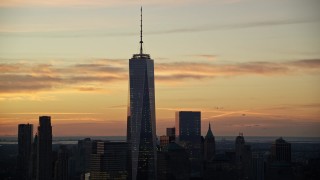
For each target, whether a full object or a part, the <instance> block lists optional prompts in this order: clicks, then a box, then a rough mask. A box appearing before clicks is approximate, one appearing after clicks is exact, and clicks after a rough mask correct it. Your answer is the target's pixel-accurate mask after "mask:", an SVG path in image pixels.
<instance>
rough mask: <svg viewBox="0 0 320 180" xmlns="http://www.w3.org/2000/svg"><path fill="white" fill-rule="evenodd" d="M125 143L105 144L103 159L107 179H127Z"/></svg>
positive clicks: (126, 148) (126, 146) (127, 148)
mask: <svg viewBox="0 0 320 180" xmlns="http://www.w3.org/2000/svg"><path fill="white" fill-rule="evenodd" d="M128 153H129V146H128V143H127V142H105V143H104V158H105V161H104V162H105V165H104V167H105V171H106V173H107V179H117V180H126V179H127V178H128Z"/></svg>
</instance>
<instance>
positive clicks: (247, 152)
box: [235, 133, 252, 179]
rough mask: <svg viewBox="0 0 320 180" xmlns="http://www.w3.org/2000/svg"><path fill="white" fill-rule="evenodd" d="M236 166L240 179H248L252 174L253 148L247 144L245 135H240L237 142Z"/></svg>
mask: <svg viewBox="0 0 320 180" xmlns="http://www.w3.org/2000/svg"><path fill="white" fill-rule="evenodd" d="M235 151H236V166H237V169H238V178H239V179H248V178H249V177H250V173H251V156H252V155H251V147H250V146H249V145H246V144H245V140H244V137H243V134H242V133H240V134H239V136H237V137H236V141H235Z"/></svg>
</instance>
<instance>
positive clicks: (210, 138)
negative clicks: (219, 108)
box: [204, 123, 216, 161]
mask: <svg viewBox="0 0 320 180" xmlns="http://www.w3.org/2000/svg"><path fill="white" fill-rule="evenodd" d="M215 153H216V141H215V138H214V135H213V133H212V131H211V124H210V123H209V129H208V132H207V135H206V137H205V139H204V160H206V161H211V160H212V158H213V157H214V155H215Z"/></svg>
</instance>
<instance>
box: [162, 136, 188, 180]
mask: <svg viewBox="0 0 320 180" xmlns="http://www.w3.org/2000/svg"><path fill="white" fill-rule="evenodd" d="M190 174H191V164H190V160H189V155H188V153H187V152H186V150H185V149H184V148H183V147H182V146H180V145H178V144H177V143H175V142H170V143H169V144H168V145H167V146H165V147H164V148H163V150H162V151H158V180H168V179H175V180H185V179H189V178H190Z"/></svg>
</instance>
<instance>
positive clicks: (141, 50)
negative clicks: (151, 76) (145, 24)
mask: <svg viewBox="0 0 320 180" xmlns="http://www.w3.org/2000/svg"><path fill="white" fill-rule="evenodd" d="M142 44H143V41H142V6H141V20H140V54H143V49H142Z"/></svg>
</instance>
